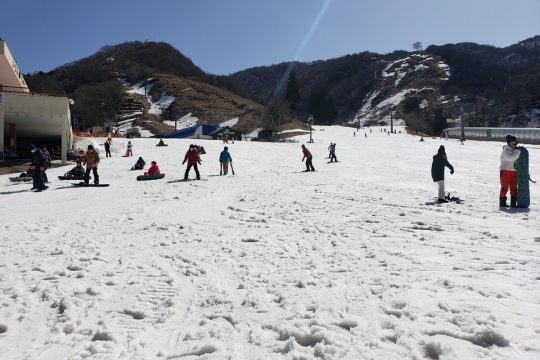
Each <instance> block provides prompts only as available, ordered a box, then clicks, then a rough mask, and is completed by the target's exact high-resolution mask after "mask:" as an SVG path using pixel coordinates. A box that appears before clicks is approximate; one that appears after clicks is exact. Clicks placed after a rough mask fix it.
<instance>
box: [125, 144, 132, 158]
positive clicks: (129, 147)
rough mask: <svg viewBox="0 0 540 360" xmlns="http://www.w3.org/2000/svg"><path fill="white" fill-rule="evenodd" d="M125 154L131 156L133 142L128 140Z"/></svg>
mask: <svg viewBox="0 0 540 360" xmlns="http://www.w3.org/2000/svg"><path fill="white" fill-rule="evenodd" d="M126 156H133V144H132V143H131V141H128V143H127V150H126Z"/></svg>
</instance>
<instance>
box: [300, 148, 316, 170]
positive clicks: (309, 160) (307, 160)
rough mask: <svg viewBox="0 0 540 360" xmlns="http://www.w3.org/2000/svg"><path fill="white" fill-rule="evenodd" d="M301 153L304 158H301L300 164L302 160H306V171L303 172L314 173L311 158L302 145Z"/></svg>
mask: <svg viewBox="0 0 540 360" xmlns="http://www.w3.org/2000/svg"><path fill="white" fill-rule="evenodd" d="M302 153H303V154H304V157H303V158H302V162H304V159H306V170H304V172H307V171H315V168H314V167H313V163H312V161H313V156H312V155H311V153H310V152H309V150H308V148H307V147H306V145H304V144H302Z"/></svg>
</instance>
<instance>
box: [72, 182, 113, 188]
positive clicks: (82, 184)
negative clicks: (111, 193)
mask: <svg viewBox="0 0 540 360" xmlns="http://www.w3.org/2000/svg"><path fill="white" fill-rule="evenodd" d="M73 185H75V186H80V187H106V186H109V184H85V183H83V182H80V183H73Z"/></svg>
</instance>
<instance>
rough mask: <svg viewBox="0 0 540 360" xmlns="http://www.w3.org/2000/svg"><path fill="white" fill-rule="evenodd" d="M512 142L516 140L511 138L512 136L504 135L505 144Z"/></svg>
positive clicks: (513, 137)
mask: <svg viewBox="0 0 540 360" xmlns="http://www.w3.org/2000/svg"><path fill="white" fill-rule="evenodd" d="M512 141H517V138H516V137H515V136H512V135H506V143H507V144H508V143H510V142H512Z"/></svg>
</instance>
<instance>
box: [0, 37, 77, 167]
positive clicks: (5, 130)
mask: <svg viewBox="0 0 540 360" xmlns="http://www.w3.org/2000/svg"><path fill="white" fill-rule="evenodd" d="M72 139H73V134H72V131H71V114H70V110H69V99H68V98H67V97H59V96H45V95H37V94H32V93H31V92H30V89H29V88H28V86H27V84H26V81H25V80H24V77H23V75H22V73H21V71H20V70H19V67H18V66H17V64H16V63H15V59H14V58H13V56H12V55H11V52H10V51H9V48H8V46H7V44H6V42H5V41H4V40H2V39H1V38H0V161H3V160H5V159H6V157H7V156H6V155H7V154H12V155H14V156H16V155H18V154H28V153H27V150H26V148H27V146H28V145H29V144H32V143H33V144H35V145H37V146H41V145H46V146H47V147H48V148H49V149H51V150H55V149H57V148H60V150H61V151H60V152H61V159H62V162H63V163H65V162H66V161H67V151H68V149H69V148H71V145H72Z"/></svg>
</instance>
